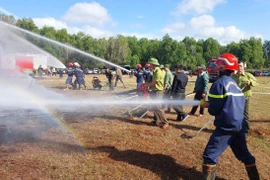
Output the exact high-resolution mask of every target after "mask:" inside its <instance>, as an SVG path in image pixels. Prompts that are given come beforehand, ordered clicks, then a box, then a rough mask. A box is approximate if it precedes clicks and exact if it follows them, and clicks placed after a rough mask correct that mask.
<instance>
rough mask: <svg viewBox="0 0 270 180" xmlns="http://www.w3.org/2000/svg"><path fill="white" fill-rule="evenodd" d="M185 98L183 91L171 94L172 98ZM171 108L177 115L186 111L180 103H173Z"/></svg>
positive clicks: (182, 114) (181, 114)
mask: <svg viewBox="0 0 270 180" xmlns="http://www.w3.org/2000/svg"><path fill="white" fill-rule="evenodd" d="M183 99H185V93H178V94H175V95H174V96H173V100H183ZM172 107H173V109H174V110H175V111H176V112H177V114H178V115H179V116H184V115H185V114H186V113H185V112H184V111H183V106H182V105H173V106H172Z"/></svg>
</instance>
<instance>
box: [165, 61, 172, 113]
mask: <svg viewBox="0 0 270 180" xmlns="http://www.w3.org/2000/svg"><path fill="white" fill-rule="evenodd" d="M164 70H165V78H164V90H165V92H164V99H165V100H166V101H168V100H169V99H170V96H171V88H172V83H173V75H172V72H171V71H170V66H169V64H165V66H164ZM171 107H172V106H171V104H167V111H166V112H167V113H169V112H171Z"/></svg>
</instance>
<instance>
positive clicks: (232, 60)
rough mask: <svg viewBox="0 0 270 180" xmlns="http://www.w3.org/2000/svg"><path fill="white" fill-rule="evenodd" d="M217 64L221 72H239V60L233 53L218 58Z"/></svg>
mask: <svg viewBox="0 0 270 180" xmlns="http://www.w3.org/2000/svg"><path fill="white" fill-rule="evenodd" d="M216 64H217V65H218V67H219V69H221V70H231V71H237V70H238V60H237V58H236V57H235V56H234V55H233V54H231V53H223V54H221V55H220V56H219V57H218V58H217V61H216Z"/></svg>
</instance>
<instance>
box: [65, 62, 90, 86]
mask: <svg viewBox="0 0 270 180" xmlns="http://www.w3.org/2000/svg"><path fill="white" fill-rule="evenodd" d="M67 75H68V76H67V79H66V89H65V90H68V89H69V85H71V86H72V88H73V89H79V90H82V86H84V88H86V85H85V80H84V73H83V70H82V69H81V66H80V64H79V63H77V62H74V63H72V62H69V63H68V68H67ZM74 75H75V80H74V82H72V80H73V76H74Z"/></svg>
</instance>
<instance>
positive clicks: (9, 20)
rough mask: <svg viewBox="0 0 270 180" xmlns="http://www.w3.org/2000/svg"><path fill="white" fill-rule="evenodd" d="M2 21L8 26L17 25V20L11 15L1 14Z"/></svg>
mask: <svg viewBox="0 0 270 180" xmlns="http://www.w3.org/2000/svg"><path fill="white" fill-rule="evenodd" d="M0 21H3V22H6V23H8V24H12V25H15V24H16V22H17V21H16V19H15V18H14V16H9V15H5V14H0Z"/></svg>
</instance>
